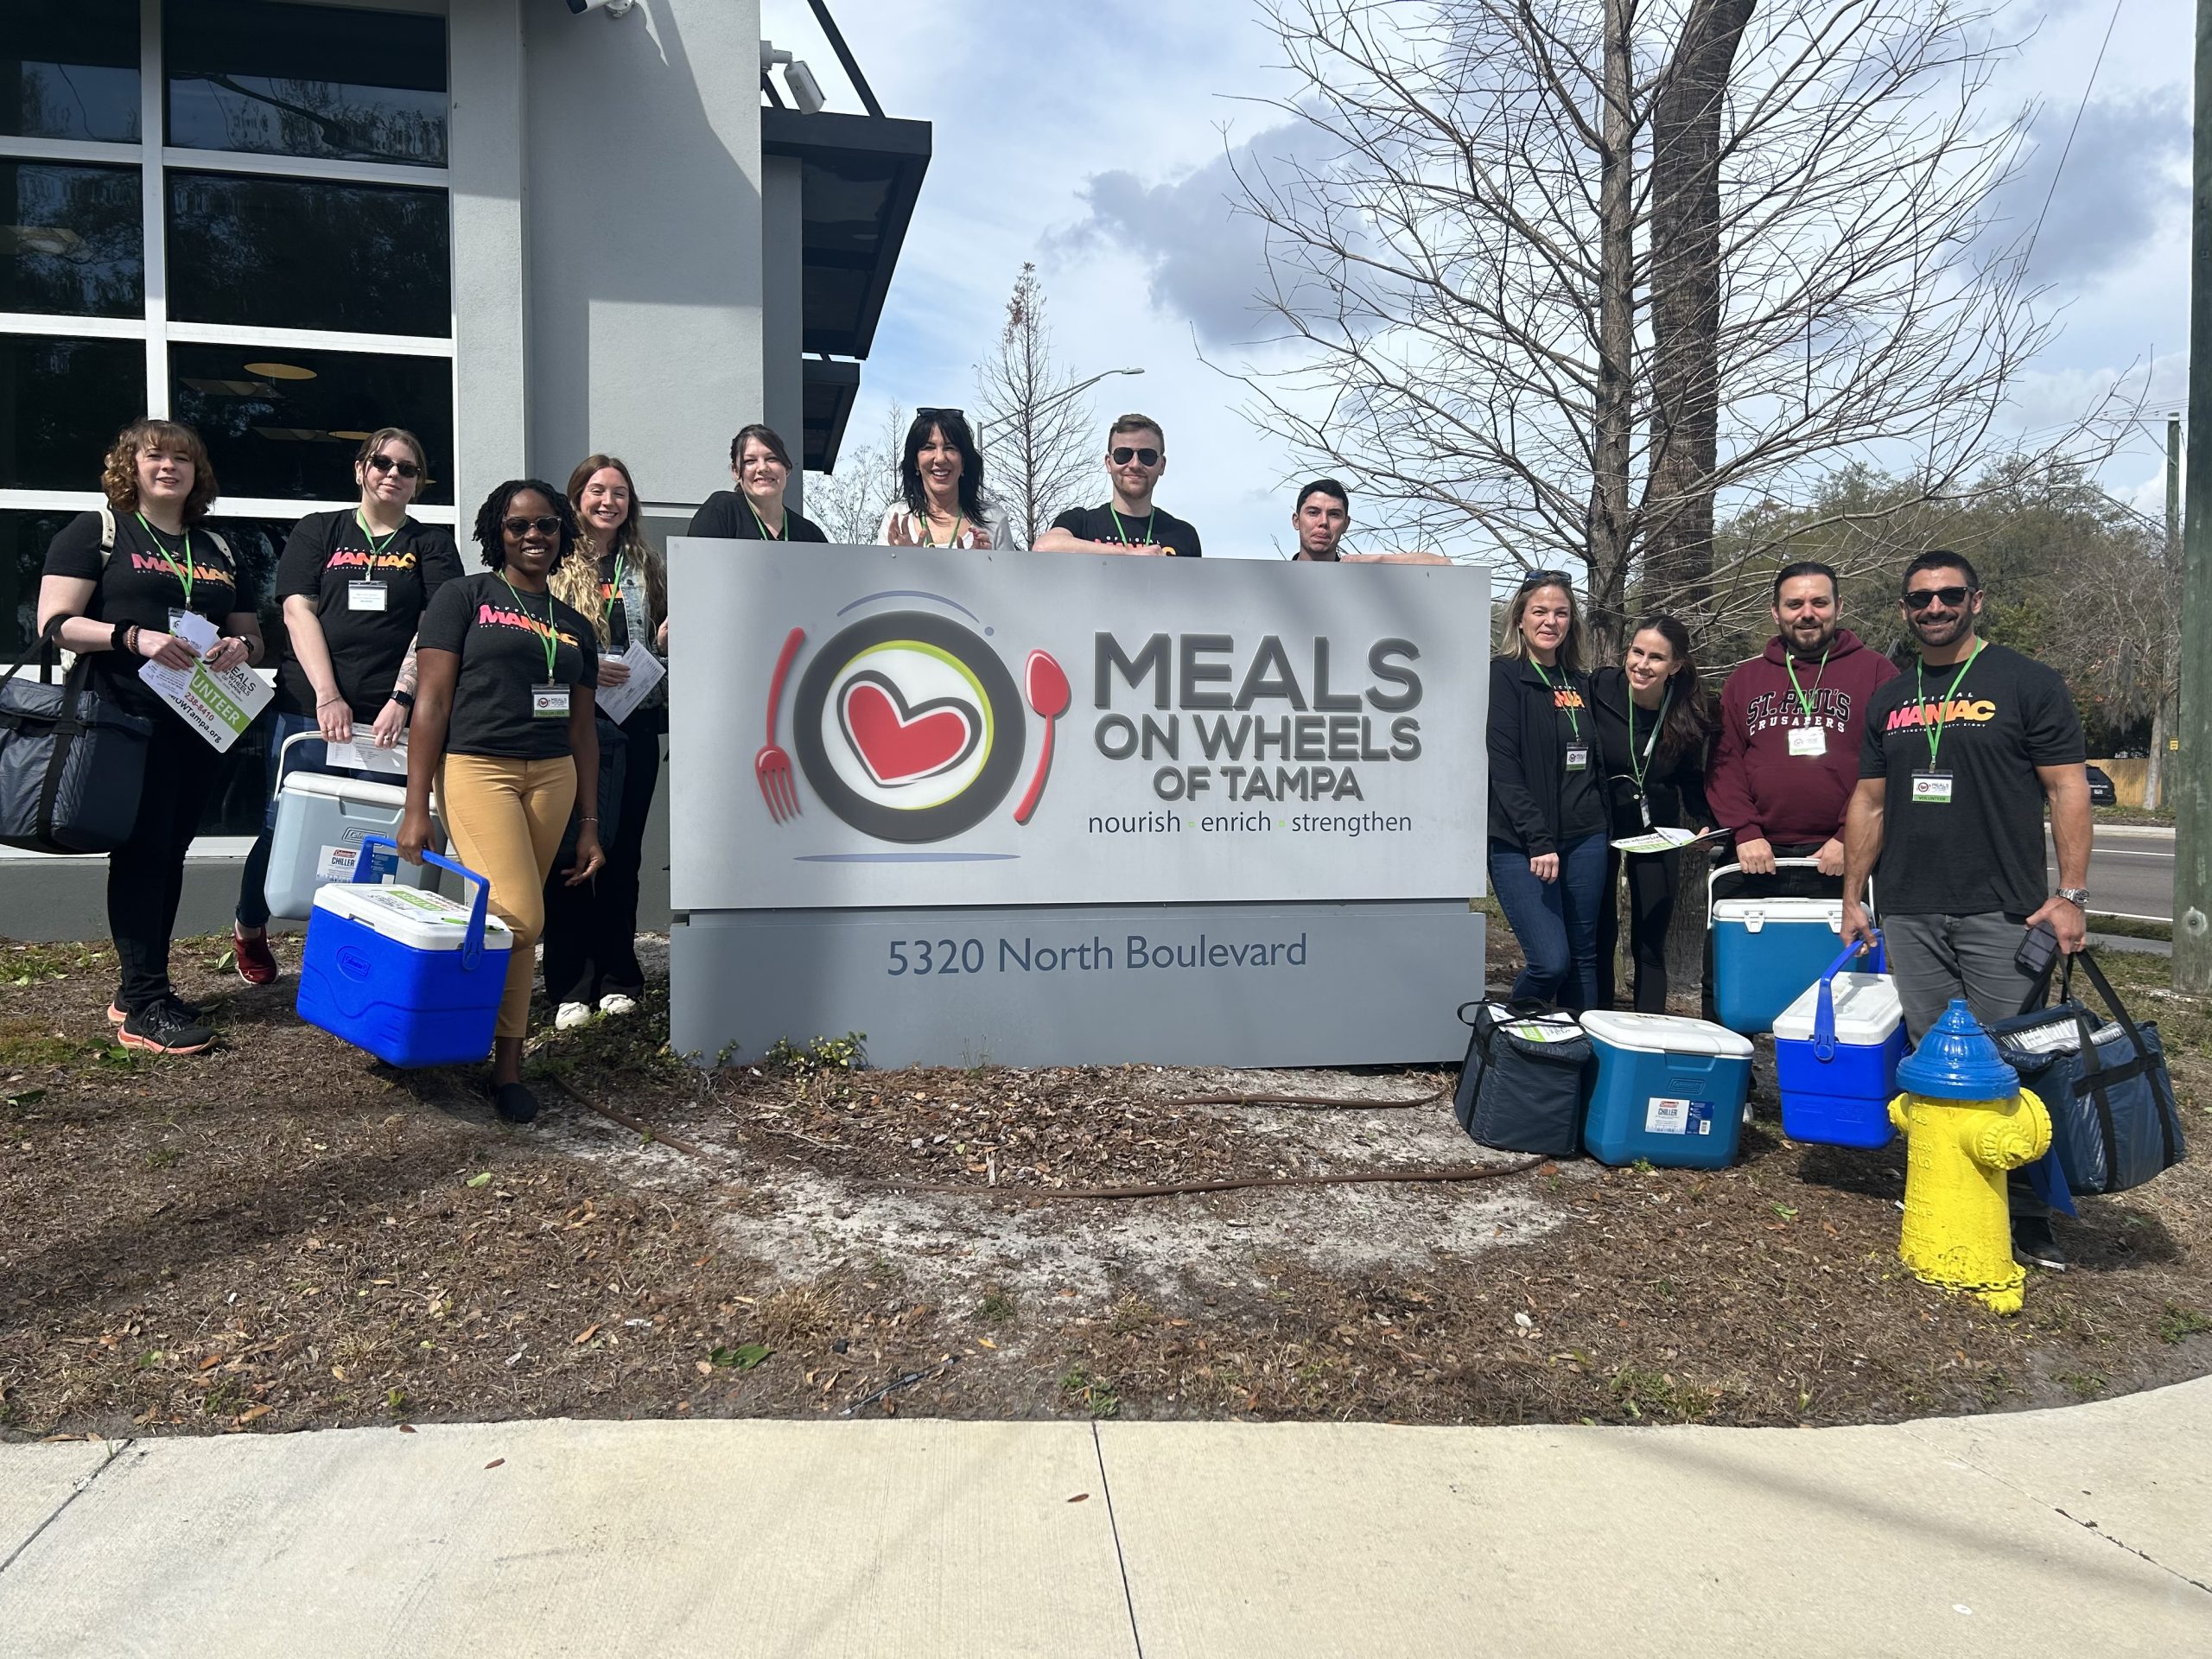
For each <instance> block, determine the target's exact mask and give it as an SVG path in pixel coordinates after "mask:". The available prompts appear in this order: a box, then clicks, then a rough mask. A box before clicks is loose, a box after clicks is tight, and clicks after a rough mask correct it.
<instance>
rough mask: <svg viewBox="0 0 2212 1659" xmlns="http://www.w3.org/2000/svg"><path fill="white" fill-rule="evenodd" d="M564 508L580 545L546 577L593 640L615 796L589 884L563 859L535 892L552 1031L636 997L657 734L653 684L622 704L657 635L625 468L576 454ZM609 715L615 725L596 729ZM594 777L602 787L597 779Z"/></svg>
mask: <svg viewBox="0 0 2212 1659" xmlns="http://www.w3.org/2000/svg"><path fill="white" fill-rule="evenodd" d="M569 501H570V503H571V504H573V505H574V506H575V510H576V519H577V523H578V525H579V527H580V528H581V529H582V531H583V535H584V541H585V543H588V545H580V546H579V547H578V548H577V550H576V556H575V558H573V559H570V560H569V561H568V562H567V563H564V564H563V565H562V567H561V568H560V569H558V570H556V571H555V572H554V573H553V594H554V596H555V597H556V599H559V600H561V601H563V603H565V604H568V605H569V606H571V607H574V608H575V609H576V610H578V611H580V612H582V613H583V614H584V615H586V616H588V617H589V618H590V619H591V621H592V628H593V632H594V634H595V635H596V636H597V639H598V644H599V692H598V699H597V700H598V702H599V704H600V708H601V716H600V720H601V724H600V736H601V746H602V748H607V747H612V748H613V749H619V751H620V755H621V767H620V778H621V789H620V794H619V796H615V797H613V798H610V799H609V800H608V801H607V804H606V806H605V808H604V811H603V819H602V823H601V831H600V833H601V838H602V840H603V841H604V842H605V845H606V848H607V864H606V868H603V869H601V871H600V873H599V876H598V879H597V880H594V881H590V882H588V883H586V884H585V885H583V886H582V887H570V886H569V884H568V881H567V880H566V868H565V867H564V866H565V861H563V860H561V859H558V858H556V860H555V863H554V870H553V874H552V875H551V876H550V878H548V880H547V881H546V884H545V995H547V996H548V997H549V998H550V999H551V1001H552V1002H553V1005H554V1010H555V1012H554V1017H553V1023H554V1024H555V1025H556V1027H559V1028H560V1029H562V1030H563V1031H566V1030H569V1029H571V1028H573V1027H576V1026H581V1025H582V1024H583V1023H584V1022H585V1021H586V1020H589V1019H590V1018H591V1014H592V1010H593V1008H594V1007H597V1008H598V1010H599V1012H600V1013H601V1014H634V1013H636V1012H637V1007H638V998H639V996H640V995H643V993H644V991H645V969H643V968H642V967H640V966H639V963H638V872H639V868H640V867H641V866H642V865H643V863H644V861H645V820H646V818H648V817H651V816H652V806H653V789H654V786H655V785H657V784H658V782H659V781H660V741H661V737H662V735H663V734H664V733H665V732H666V731H667V730H668V699H667V696H666V691H667V687H666V683H665V682H661V681H658V680H657V681H656V683H654V685H653V687H652V690H650V691H648V692H646V693H645V696H643V698H642V699H641V700H640V701H639V702H637V703H636V705H635V706H634V707H630V708H625V707H624V705H625V704H626V703H628V702H629V701H630V698H631V696H632V692H631V690H630V687H631V684H632V679H633V678H636V679H639V680H640V681H642V679H643V678H645V677H647V674H648V671H651V670H653V669H657V668H658V666H659V658H658V657H657V656H654V655H652V651H653V643H654V642H656V641H661V640H664V639H665V637H666V634H667V630H668V620H667V618H668V582H667V576H666V575H665V572H664V569H663V566H662V563H661V556H660V552H659V550H658V549H657V548H655V547H654V546H653V544H652V543H651V542H650V541H648V540H646V539H645V524H644V520H643V518H642V517H641V515H640V514H639V508H638V490H637V486H636V484H635V482H634V481H633V480H632V479H631V476H630V469H629V467H626V466H625V465H624V464H623V463H622V462H621V461H620V460H618V459H616V458H615V457H614V456H613V455H587V456H586V457H585V458H584V459H583V461H581V462H580V463H578V465H577V467H576V469H575V472H573V473H571V474H569ZM615 711H619V712H620V713H621V716H622V717H621V718H620V720H617V721H608V719H607V714H608V713H609V712H615ZM610 731H611V734H612V741H611V744H610V741H609V739H610ZM601 779H602V786H604V785H605V783H606V782H607V777H606V773H605V772H604V771H602V773H601ZM610 831H611V839H610V838H608V837H609V835H610ZM563 845H564V847H565V845H566V843H565V842H563Z"/></svg>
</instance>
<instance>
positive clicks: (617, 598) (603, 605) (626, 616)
mask: <svg viewBox="0 0 2212 1659" xmlns="http://www.w3.org/2000/svg"><path fill="white" fill-rule="evenodd" d="M747 505H751V504H750V503H747ZM764 528H765V526H764ZM629 568H630V567H629V566H628V565H626V564H625V563H623V561H622V556H621V555H620V553H617V554H616V555H615V556H614V586H613V588H612V589H610V590H609V592H608V593H607V597H606V598H605V599H603V600H601V601H600V609H601V613H603V614H604V615H605V616H606V618H607V626H609V627H612V626H614V607H616V606H617V605H620V604H622V576H623V573H624V572H625V571H626V570H627V569H629ZM622 620H623V624H624V626H625V627H627V626H628V623H629V620H630V612H629V608H628V607H626V606H625V607H624V608H623V612H622Z"/></svg>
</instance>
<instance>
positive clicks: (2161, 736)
mask: <svg viewBox="0 0 2212 1659" xmlns="http://www.w3.org/2000/svg"><path fill="white" fill-rule="evenodd" d="M2159 557H2160V559H2161V561H2162V563H2163V565H2164V576H2165V578H2166V580H2168V581H2172V580H2174V579H2176V578H2177V577H2178V576H2179V575H2180V574H2181V412H2180V411H2179V410H2175V411H2173V412H2172V413H2171V414H2169V415H2168V416H2166V543H2165V545H2164V547H2163V548H2162V549H2160V550H2159ZM2160 638H2161V641H2162V642H2163V639H2164V634H2163V632H2162V633H2161V636H2160ZM2155 660H2156V666H2157V670H2158V678H2157V680H2156V682H2155V683H2153V685H2152V697H2153V701H2152V705H2151V756H2150V759H2149V760H2146V761H2145V762H2144V765H2143V804H2144V805H2145V806H2146V807H2148V808H2150V809H2151V810H2152V811H2153V812H2155V811H2157V810H2158V809H2159V808H2160V807H2162V806H2164V805H2165V804H2167V802H2168V801H2170V800H2171V798H2172V795H2171V791H2170V786H2169V785H2168V783H2167V778H2166V741H2167V740H2168V739H2169V738H2171V736H2172V735H2173V719H2172V716H2171V714H2170V713H2169V712H2168V711H2169V709H2171V705H2172V703H2173V702H2174V698H2173V696H2171V692H2170V691H2169V689H2168V688H2169V686H2170V685H2171V681H2170V680H2169V679H2168V676H2169V675H2171V674H2172V673H2173V672H2174V671H2176V669H2177V667H2178V666H2179V664H2177V663H2175V662H2174V661H2172V660H2171V657H2170V655H2169V653H2168V652H2165V651H2164V649H2161V650H2160V651H2158V652H2157V653H2156V658H2155Z"/></svg>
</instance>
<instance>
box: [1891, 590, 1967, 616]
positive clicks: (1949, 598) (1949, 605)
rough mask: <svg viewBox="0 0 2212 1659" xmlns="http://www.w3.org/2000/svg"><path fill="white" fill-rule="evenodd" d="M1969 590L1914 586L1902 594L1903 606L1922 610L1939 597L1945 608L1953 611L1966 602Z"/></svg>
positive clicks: (1909, 609)
mask: <svg viewBox="0 0 2212 1659" xmlns="http://www.w3.org/2000/svg"><path fill="white" fill-rule="evenodd" d="M1971 591H1972V590H1971V589H1970V588H1915V589H1914V590H1913V591H1912V592H1911V593H1909V594H1906V595H1905V596H1904V607H1905V609H1907V610H1908V611H1924V610H1926V609H1927V608H1928V607H1929V606H1930V605H1933V604H1934V603H1935V602H1936V601H1937V600H1939V599H1940V600H1941V601H1943V607H1944V608H1945V609H1946V610H1953V611H1955V610H1956V609H1958V607H1960V606H1961V605H1963V604H1965V603H1966V602H1967V594H1968V593H1969V592H1971Z"/></svg>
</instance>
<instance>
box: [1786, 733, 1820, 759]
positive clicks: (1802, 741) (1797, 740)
mask: <svg viewBox="0 0 2212 1659" xmlns="http://www.w3.org/2000/svg"><path fill="white" fill-rule="evenodd" d="M1827 752H1828V734H1827V732H1826V731H1825V730H1824V729H1822V728H1821V727H1818V726H1792V727H1791V728H1789V753H1792V754H1812V755H1820V754H1826V753H1827Z"/></svg>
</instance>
